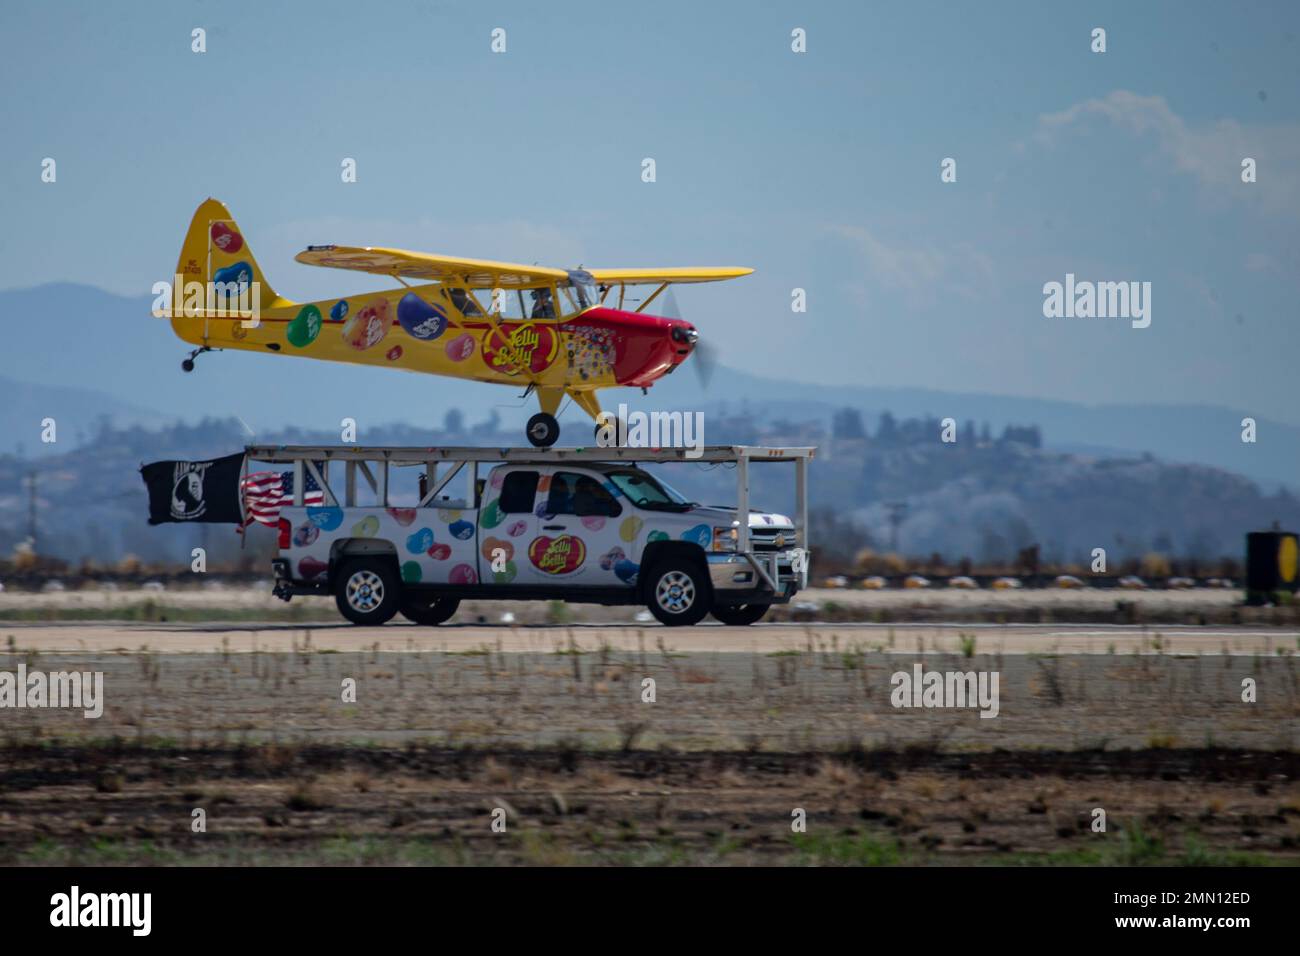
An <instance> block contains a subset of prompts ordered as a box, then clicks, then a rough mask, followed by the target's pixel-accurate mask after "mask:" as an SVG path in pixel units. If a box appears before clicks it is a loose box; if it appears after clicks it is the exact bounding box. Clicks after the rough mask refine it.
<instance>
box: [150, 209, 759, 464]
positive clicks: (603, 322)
mask: <svg viewBox="0 0 1300 956" xmlns="http://www.w3.org/2000/svg"><path fill="white" fill-rule="evenodd" d="M296 258H297V260H298V261H299V262H303V263H306V264H307V265H313V266H327V267H330V268H334V269H353V270H357V271H361V272H370V273H374V274H376V275H384V276H390V277H392V278H393V279H395V280H397V282H399V283H400V284H401V286H402V288H398V289H393V290H390V291H386V292H370V293H364V294H361V295H351V296H343V297H339V298H331V299H325V300H322V301H317V302H308V303H305V304H304V303H300V302H294V301H291V300H290V299H286V298H284V297H283V296H281V295H279V294H278V293H276V292H275V291H274V290H273V289H272V288H271V285H270V283H268V282H267V281H266V277H265V275H264V274H263V273H262V270H261V268H260V267H259V266H258V264H257V260H256V259H254V258H253V254H252V252H251V250H250V249H249V247H248V243H247V241H246V239H245V238H244V235H243V233H242V232H240V230H239V227H238V226H237V225H236V224H235V220H234V219H233V217H232V216H231V215H230V210H228V209H227V208H226V207H225V206H224V205H222V204H221V203H220V202H218V201H217V200H215V199H208V200H207V201H205V202H204V203H203V204H202V205H200V206H199V208H198V209H197V210H196V211H195V213H194V218H193V220H192V221H191V222H190V228H189V231H188V232H187V233H186V234H185V242H184V245H182V247H181V255H180V261H179V262H178V263H177V266H176V282H175V284H174V285H173V286H172V287H171V289H170V291H169V292H168V293H167V294H160V295H159V298H158V300H156V301H155V306H154V312H155V314H156V315H161V316H166V317H169V318H170V319H171V324H172V329H173V330H174V331H175V333H176V334H177V335H178V336H179V337H180V338H181V339H183V340H184V341H186V342H188V343H190V344H192V345H194V346H196V348H195V349H194V350H193V351H192V352H191V353H190V356H189V358H187V359H186V360H185V361H184V362H183V363H182V365H183V367H184V369H185V370H186V371H187V372H188V371H192V370H193V368H194V359H195V358H196V357H197V356H198V355H200V354H202V353H203V352H209V351H212V350H220V349H246V350H249V351H256V352H267V351H269V352H274V353H275V354H277V355H301V356H306V357H307V358H315V359H324V360H326V361H333V362H357V363H360V364H363V365H383V366H390V367H392V368H401V369H407V370H410V371H416V372H428V373H430V374H433V375H448V376H452V377H455V378H467V379H473V380H475V381H479V382H496V383H500V384H508V385H515V386H518V385H524V386H525V387H526V389H527V391H526V392H525V394H529V393H535V394H536V395H537V400H538V403H539V405H540V406H541V411H540V412H539V413H538V414H536V415H534V416H533V417H532V418H530V419H529V420H528V425H527V427H526V429H525V431H526V435H527V437H528V440H529V442H531V443H532V444H533V445H535V446H538V447H545V446H549V445H552V444H554V443H555V441H556V439H557V438H558V437H559V434H560V426H559V423H558V422H557V421H556V418H555V415H556V412H557V411H558V409H559V406H560V403H561V401H562V400H563V399H564V397H565V396H566V395H567V396H569V397H570V398H572V399H573V401H574V403H575V404H577V405H578V407H579V408H581V409H582V410H583V411H585V412H586V413H587V414H588V415H590V416H591V417H592V418H593V419H594V420H596V421H597V423H598V424H597V430H598V431H599V427H600V423H601V418H600V415H601V410H600V404H599V402H598V401H597V399H596V392H597V390H598V389H602V388H611V387H615V386H633V387H640V388H647V387H649V386H650V385H651V384H652V383H653V382H655V381H656V380H657V379H659V378H662V377H663V376H664V375H667V374H668V373H670V372H672V371H673V370H674V369H676V368H677V366H678V365H680V364H681V363H682V362H683V361H685V359H686V357H687V356H688V355H690V354H691V353H692V352H693V351H695V349H696V348H697V346H698V345H699V332H698V331H696V329H695V327H694V326H693V325H691V324H690V323H688V322H684V321H682V320H681V319H677V318H666V317H663V316H656V315H651V314H649V313H648V312H647V311H646V308H647V307H648V306H649V305H650V304H651V303H653V302H654V301H655V300H656V299H657V298H658V297H659V296H660V294H661V293H662V292H663V291H664V290H665V289H667V288H668V286H669V285H671V284H673V283H679V282H713V281H718V280H722V279H734V278H737V277H739V276H744V275H748V274H749V273H751V272H753V270H752V269H740V268H718V269H712V268H672V269H585V270H584V269H551V268H546V267H544V266H528V265H519V264H517V263H511V262H492V261H488V260H485V259H464V258H459V257H455V256H441V255H433V254H430V253H424V252H406V251H404V250H401V249H382V248H371V247H358V246H334V245H327V246H308V247H307V248H306V249H305V250H304V251H303V252H300V253H299V254H298V255H297V257H296ZM407 280H412V281H414V282H416V283H419V284H414V285H413V284H411V282H408V281H407ZM637 286H647V287H650V286H653V291H652V292H650V294H649V295H648V296H644V297H643V298H641V299H640V300H639V302H638V300H637V298H636V295H637V293H636V291H635V287H637ZM629 288H631V289H633V294H632V295H631V296H629V295H628V292H629ZM155 292H156V293H157V292H159V289H158V288H155ZM633 303H636V308H635V309H631V308H630V306H631V305H632V304H633ZM625 304H626V305H628V306H629V309H625V308H624V305H625ZM696 361H697V362H698V361H699V359H698V358H697V360H696Z"/></svg>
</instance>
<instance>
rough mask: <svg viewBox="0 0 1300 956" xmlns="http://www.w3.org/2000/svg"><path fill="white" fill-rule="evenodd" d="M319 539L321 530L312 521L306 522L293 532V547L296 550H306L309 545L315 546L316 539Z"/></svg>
mask: <svg viewBox="0 0 1300 956" xmlns="http://www.w3.org/2000/svg"><path fill="white" fill-rule="evenodd" d="M319 537H320V528H318V527H316V526H315V525H314V524H312V523H311V522H310V521H304V522H303V523H302V524H300V525H298V527H296V528H294V530H293V546H294V547H295V548H305V547H307V545H309V544H315V543H316V539H317V538H319Z"/></svg>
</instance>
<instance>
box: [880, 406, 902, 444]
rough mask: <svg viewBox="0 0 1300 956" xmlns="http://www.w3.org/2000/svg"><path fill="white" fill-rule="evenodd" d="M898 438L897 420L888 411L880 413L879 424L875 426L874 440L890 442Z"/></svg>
mask: <svg viewBox="0 0 1300 956" xmlns="http://www.w3.org/2000/svg"><path fill="white" fill-rule="evenodd" d="M897 439H898V422H896V421H894V416H893V415H891V414H889V412H888V411H884V412H881V413H880V424H879V425H877V426H876V441H879V442H882V443H885V444H892V443H893V442H895V441H896V440H897Z"/></svg>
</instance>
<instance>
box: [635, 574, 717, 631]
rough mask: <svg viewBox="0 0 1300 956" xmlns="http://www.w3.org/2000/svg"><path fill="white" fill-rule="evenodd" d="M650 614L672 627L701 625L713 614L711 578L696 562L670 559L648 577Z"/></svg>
mask: <svg viewBox="0 0 1300 956" xmlns="http://www.w3.org/2000/svg"><path fill="white" fill-rule="evenodd" d="M646 582H647V584H648V587H649V593H648V597H649V601H648V602H647V605H646V606H647V607H649V608H650V613H651V614H653V615H654V616H655V617H657V618H658V619H659V620H660V621H661V622H662V623H664V624H667V625H668V626H669V627H676V626H679V625H687V624H698V623H700V621H702V620H704V615H706V614H708V613H709V583H708V582H709V579H708V577H707V576H706V575H705V573H704V569H703V568H702V567H701V566H700V565H699V564H697V563H696V562H693V561H689V560H685V559H683V558H669V559H667V560H666V561H661V562H659V564H657V565H655V567H654V570H653V571H651V572H650V574H649V575H647V576H646Z"/></svg>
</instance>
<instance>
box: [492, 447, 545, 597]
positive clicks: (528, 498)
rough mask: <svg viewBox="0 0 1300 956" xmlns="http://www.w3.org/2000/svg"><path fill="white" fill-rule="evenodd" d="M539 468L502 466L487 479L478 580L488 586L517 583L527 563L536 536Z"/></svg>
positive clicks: (494, 470) (495, 469)
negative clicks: (530, 542) (529, 544)
mask: <svg viewBox="0 0 1300 956" xmlns="http://www.w3.org/2000/svg"><path fill="white" fill-rule="evenodd" d="M540 480H541V473H540V472H539V471H538V470H537V469H536V468H511V467H510V466H508V465H499V466H497V467H496V468H494V469H492V474H491V475H489V476H488V481H487V486H486V488H485V489H484V492H483V496H482V497H483V502H482V506H481V507H480V509H479V522H478V545H479V548H478V559H479V560H478V564H479V580H480V581H483V582H484V583H487V584H493V583H495V584H514V583H523V581H517V580H516V579H517V578H518V577H519V569H520V568H521V567H523V566H525V565H526V564H527V561H528V557H527V549H528V542H529V541H531V540H532V539H533V538H534V537H536V535H537V515H536V514H535V513H534V512H535V509H536V507H537V486H538V483H539V482H540Z"/></svg>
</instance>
